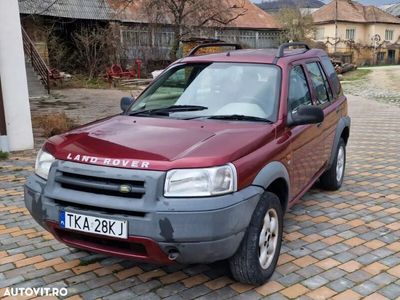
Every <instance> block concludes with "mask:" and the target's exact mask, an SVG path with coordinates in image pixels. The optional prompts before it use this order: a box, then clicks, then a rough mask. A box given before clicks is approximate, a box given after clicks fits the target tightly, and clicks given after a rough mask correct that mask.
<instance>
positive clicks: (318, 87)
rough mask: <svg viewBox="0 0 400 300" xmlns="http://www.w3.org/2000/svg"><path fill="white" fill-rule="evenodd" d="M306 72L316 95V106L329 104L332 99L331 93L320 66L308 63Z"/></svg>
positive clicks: (315, 63)
mask: <svg viewBox="0 0 400 300" xmlns="http://www.w3.org/2000/svg"><path fill="white" fill-rule="evenodd" d="M307 70H308V72H309V73H310V76H311V81H312V83H313V86H314V88H315V91H316V93H317V100H318V104H320V105H322V104H325V103H327V102H329V101H330V100H331V99H332V92H331V90H330V88H329V84H328V80H327V79H326V76H325V73H324V72H323V71H322V68H321V66H320V64H319V63H317V62H313V63H308V64H307Z"/></svg>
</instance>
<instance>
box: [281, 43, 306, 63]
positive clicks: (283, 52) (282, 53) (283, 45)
mask: <svg viewBox="0 0 400 300" xmlns="http://www.w3.org/2000/svg"><path fill="white" fill-rule="evenodd" d="M289 47H303V48H304V49H305V51H304V52H307V51H308V50H310V47H309V46H308V45H307V44H306V43H301V42H295V43H284V44H282V45H280V46H279V49H278V52H277V53H276V58H277V59H279V58H281V57H284V56H285V49H286V48H289Z"/></svg>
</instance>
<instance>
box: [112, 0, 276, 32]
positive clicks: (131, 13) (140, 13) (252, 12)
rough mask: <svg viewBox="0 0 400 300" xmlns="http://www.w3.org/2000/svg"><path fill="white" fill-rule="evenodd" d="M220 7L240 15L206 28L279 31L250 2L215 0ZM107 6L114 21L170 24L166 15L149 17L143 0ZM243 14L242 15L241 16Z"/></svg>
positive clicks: (169, 19)
mask: <svg viewBox="0 0 400 300" xmlns="http://www.w3.org/2000/svg"><path fill="white" fill-rule="evenodd" d="M217 1H220V5H221V6H224V5H225V6H226V7H233V6H234V5H235V4H236V6H237V8H235V9H232V15H240V16H239V17H238V18H237V19H235V20H233V21H232V22H230V23H229V24H228V25H225V26H223V25H221V24H216V23H211V22H209V23H207V24H206V26H217V27H220V26H221V27H228V28H242V29H244V28H248V29H281V25H280V24H279V22H278V21H277V20H276V19H275V18H274V17H273V16H271V15H270V14H268V13H267V12H265V11H263V10H262V9H260V8H259V7H257V6H256V5H254V4H253V3H252V2H251V1H250V0H217ZM108 3H109V5H110V6H111V7H112V8H113V9H114V10H115V11H116V17H115V19H119V20H121V21H123V22H138V23H153V22H157V23H162V24H172V18H171V16H169V15H168V14H163V15H162V16H149V14H148V13H147V12H146V7H145V3H146V1H145V0H135V1H133V2H132V4H130V5H128V6H127V5H126V2H124V1H121V0H108ZM241 14H243V15H241Z"/></svg>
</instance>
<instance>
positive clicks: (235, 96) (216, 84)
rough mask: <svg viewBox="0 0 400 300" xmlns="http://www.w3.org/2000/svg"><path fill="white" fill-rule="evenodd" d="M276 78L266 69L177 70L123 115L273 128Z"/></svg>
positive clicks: (183, 67) (215, 67)
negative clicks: (267, 123) (247, 122)
mask: <svg viewBox="0 0 400 300" xmlns="http://www.w3.org/2000/svg"><path fill="white" fill-rule="evenodd" d="M280 77H281V76H280V69H279V68H278V67H276V66H273V65H267V64H247V63H211V64H183V65H179V66H177V67H174V68H171V69H170V70H168V71H166V72H165V73H164V74H163V75H161V76H160V77H159V78H158V79H157V80H156V81H155V82H154V83H153V84H152V85H151V86H150V87H149V88H148V89H147V90H146V91H145V92H144V93H143V94H142V95H141V96H140V97H139V98H138V99H137V100H136V102H135V103H134V105H133V106H132V107H131V109H130V111H129V112H128V114H131V115H137V116H139V115H156V114H159V115H162V116H163V117H170V118H177V119H196V118H214V119H220V120H229V116H231V117H232V118H231V120H235V121H243V120H250V121H251V120H268V121H272V122H273V121H276V118H277V109H278V97H279V86H280ZM215 117H223V118H215ZM245 117H250V118H248V119H246V118H245Z"/></svg>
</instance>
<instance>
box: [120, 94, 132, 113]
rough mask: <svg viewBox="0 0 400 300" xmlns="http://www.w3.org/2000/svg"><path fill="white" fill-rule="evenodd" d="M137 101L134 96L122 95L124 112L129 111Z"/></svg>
mask: <svg viewBox="0 0 400 300" xmlns="http://www.w3.org/2000/svg"><path fill="white" fill-rule="evenodd" d="M133 102H135V99H134V98H132V97H122V98H121V104H120V105H121V109H122V111H123V112H125V111H127V110H128V108H129V107H130V106H131V105H132V103H133Z"/></svg>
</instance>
